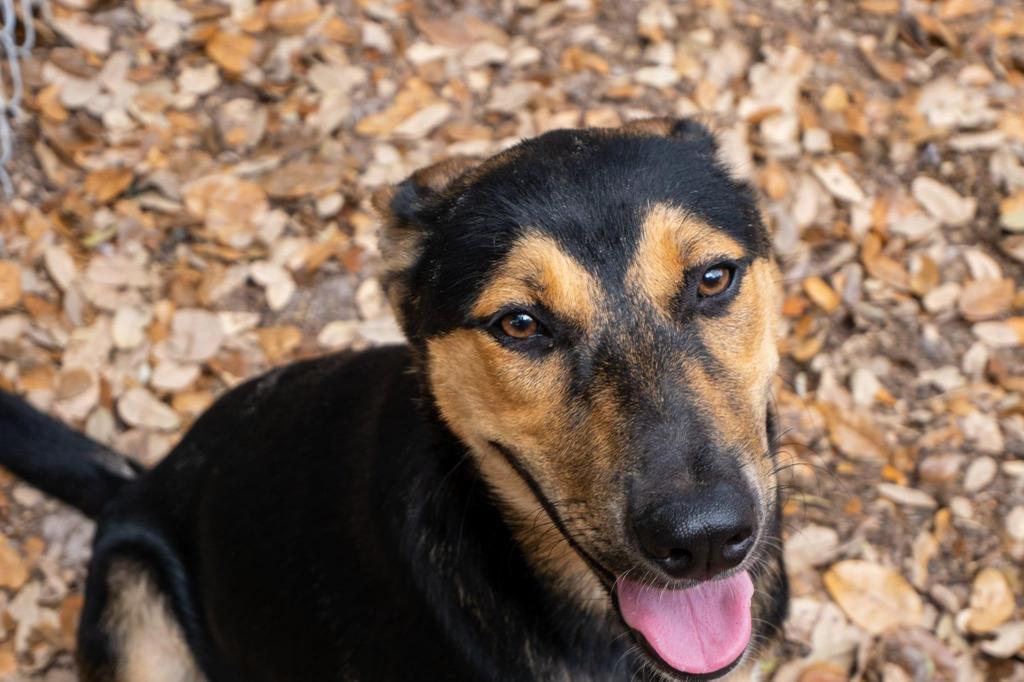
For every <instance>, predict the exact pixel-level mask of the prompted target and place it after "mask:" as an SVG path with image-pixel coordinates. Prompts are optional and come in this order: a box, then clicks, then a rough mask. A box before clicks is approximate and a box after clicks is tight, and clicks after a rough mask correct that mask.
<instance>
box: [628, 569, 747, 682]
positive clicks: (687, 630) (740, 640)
mask: <svg viewBox="0 0 1024 682" xmlns="http://www.w3.org/2000/svg"><path fill="white" fill-rule="evenodd" d="M615 589H616V593H617V595H618V602H619V610H620V611H621V612H622V617H623V619H624V620H625V621H626V624H627V625H628V626H629V627H631V628H633V629H634V630H635V631H636V632H637V633H638V634H639V635H640V636H642V637H643V639H644V640H645V641H646V644H647V646H648V647H649V648H650V649H651V650H653V652H654V653H655V654H656V655H657V657H658V658H660V659H661V660H662V662H664V663H665V664H667V665H668V666H670V667H671V668H673V669H675V670H677V671H679V672H681V673H686V674H689V675H714V674H715V673H720V672H724V671H725V670H726V669H728V668H730V667H731V666H732V665H733V664H734V663H736V661H737V660H738V659H739V658H740V657H741V656H742V655H743V652H744V651H746V649H747V645H748V644H749V643H750V633H751V616H750V600H751V597H752V596H753V594H754V584H753V582H752V581H751V579H750V574H749V573H747V572H746V571H742V572H740V573H736V574H734V575H732V576H730V577H728V578H725V579H723V580H713V581H708V582H704V583H701V584H699V585H696V586H694V587H691V588H688V589H685V590H671V589H660V588H658V587H652V586H648V585H642V584H640V583H638V582H634V581H632V580H628V579H620V580H618V581H617V582H616V585H615Z"/></svg>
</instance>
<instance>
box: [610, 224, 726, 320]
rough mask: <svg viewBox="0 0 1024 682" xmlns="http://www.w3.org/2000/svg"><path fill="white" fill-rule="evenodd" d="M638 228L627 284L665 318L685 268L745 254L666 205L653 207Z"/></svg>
mask: <svg viewBox="0 0 1024 682" xmlns="http://www.w3.org/2000/svg"><path fill="white" fill-rule="evenodd" d="M641 229H642V231H643V232H642V235H641V237H640V241H639V242H638V244H637V247H636V253H635V254H634V256H633V262H632V263H631V264H630V266H629V270H628V271H627V274H626V282H627V285H628V286H632V287H633V288H634V289H635V290H636V291H637V292H638V293H640V294H641V295H642V296H644V297H645V298H647V299H648V300H649V301H650V302H651V303H653V304H654V307H655V308H656V309H658V310H659V311H661V312H662V313H664V314H666V315H667V314H669V311H670V308H671V301H672V298H673V297H674V296H675V295H676V293H677V292H678V291H679V288H680V287H681V286H682V284H683V274H684V273H685V272H686V269H687V268H689V267H692V266H693V265H697V264H699V263H701V262H703V261H706V260H709V259H711V258H717V257H725V258H736V259H738V258H742V257H743V256H744V255H745V251H744V249H743V246H742V245H741V244H740V243H739V242H738V241H736V240H735V239H733V238H732V237H730V236H729V235H727V234H725V233H724V232H722V231H721V230H719V229H716V228H714V227H712V226H710V225H708V224H707V223H706V222H704V221H703V220H700V219H699V218H697V217H695V216H692V215H690V214H687V213H686V212H685V211H683V210H681V209H679V208H676V207H674V206H669V205H667V204H655V205H654V206H652V207H651V209H650V210H649V211H648V212H647V215H646V216H645V217H644V222H643V225H642V226H641Z"/></svg>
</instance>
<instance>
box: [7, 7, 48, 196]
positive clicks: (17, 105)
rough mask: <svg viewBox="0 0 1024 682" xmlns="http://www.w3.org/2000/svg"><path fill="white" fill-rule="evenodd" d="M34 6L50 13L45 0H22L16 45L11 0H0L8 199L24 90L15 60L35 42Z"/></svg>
mask: <svg viewBox="0 0 1024 682" xmlns="http://www.w3.org/2000/svg"><path fill="white" fill-rule="evenodd" d="M33 7H39V8H40V11H41V12H42V14H43V16H44V17H48V16H49V9H50V8H49V6H48V5H47V4H46V0H21V16H22V20H23V21H22V27H23V31H24V34H25V39H24V41H23V42H22V43H21V45H18V44H17V42H16V41H15V38H14V31H15V29H16V28H17V26H18V16H17V14H15V12H14V0H0V22H2V23H0V191H2V192H3V194H4V196H6V197H7V198H8V199H10V198H12V197H13V196H14V183H13V182H12V181H11V176H10V174H9V172H8V169H7V164H8V163H9V162H10V160H11V156H12V155H13V154H14V136H13V125H14V122H15V120H16V119H17V118H18V117H19V116H20V115H21V99H22V97H23V96H24V94H25V93H24V85H23V83H22V81H21V66H20V63H19V61H18V60H19V59H20V58H23V57H25V56H27V55H28V54H29V52H31V50H32V48H33V47H34V46H35V44H36V31H35V25H34V24H33V23H32V10H33ZM8 86H9V90H8Z"/></svg>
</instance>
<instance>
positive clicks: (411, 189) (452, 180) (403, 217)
mask: <svg viewBox="0 0 1024 682" xmlns="http://www.w3.org/2000/svg"><path fill="white" fill-rule="evenodd" d="M478 165H479V161H478V160H476V159H472V158H468V157H463V156H458V157H453V158H451V159H447V160H445V161H439V162H438V163H435V164H433V165H430V166H427V167H426V168H421V169H420V170H418V171H416V172H415V173H413V174H412V175H410V176H409V177H408V178H406V179H405V180H403V181H402V182H400V183H398V184H397V185H389V186H387V187H382V188H381V189H379V190H377V191H376V192H374V194H373V199H372V203H373V207H374V209H375V210H376V211H377V214H378V216H379V217H380V241H379V246H380V253H381V259H382V261H383V272H382V273H381V284H382V285H383V286H384V290H385V292H386V293H387V296H388V300H389V301H390V302H391V308H392V309H393V310H394V313H395V316H396V317H397V318H398V321H399V323H400V324H402V325H403V327H404V326H405V314H404V309H405V308H406V306H407V304H408V299H409V294H410V292H409V286H408V280H409V275H410V271H411V270H412V268H413V267H414V266H415V265H416V263H417V261H419V258H420V255H422V253H423V245H424V242H425V241H426V238H427V234H428V232H429V230H430V229H431V225H430V224H429V223H428V222H427V221H426V220H425V217H426V215H427V214H428V212H429V211H430V209H431V208H432V207H433V206H436V205H437V203H438V202H439V201H440V200H441V199H443V198H444V197H445V196H446V195H447V194H448V193H449V192H451V191H452V189H453V188H454V186H455V185H456V180H458V179H459V178H462V177H463V176H464V175H466V173H468V172H469V171H470V170H471V169H473V168H475V167H476V166H478Z"/></svg>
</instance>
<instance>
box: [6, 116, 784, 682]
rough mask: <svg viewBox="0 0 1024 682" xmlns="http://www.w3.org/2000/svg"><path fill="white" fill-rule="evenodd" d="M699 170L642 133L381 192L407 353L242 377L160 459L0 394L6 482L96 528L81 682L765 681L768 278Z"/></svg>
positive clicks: (736, 198) (624, 130) (545, 139)
mask: <svg viewBox="0 0 1024 682" xmlns="http://www.w3.org/2000/svg"><path fill="white" fill-rule="evenodd" d="M720 156H721V155H720V154H719V151H718V148H717V145H716V141H715V138H714V136H713V134H712V133H711V132H709V130H708V128H706V127H705V126H704V125H702V124H700V123H697V122H695V121H692V120H685V119H684V120H674V119H648V120H644V121H639V122H633V123H630V124H627V125H625V126H623V127H621V128H617V129H580V130H557V131H552V132H548V133H545V134H543V135H540V136H539V137H536V138H533V139H529V140H526V141H523V142H521V143H519V144H517V145H515V146H513V147H510V148H509V149H507V150H506V151H504V152H501V153H499V154H497V155H496V156H494V157H492V158H489V159H487V160H484V161H482V162H481V161H475V160H470V159H465V158H456V159H450V160H448V161H443V162H440V163H437V164H435V165H433V166H429V167H427V168H425V169H422V170H420V171H418V172H416V173H414V174H413V175H412V176H411V177H410V178H408V179H407V180H405V181H404V182H402V183H400V184H398V185H397V186H393V187H388V188H385V189H383V190H380V191H378V193H377V194H376V195H375V196H374V198H373V203H374V205H375V206H376V208H377V210H378V211H379V212H380V214H381V223H382V226H381V239H380V244H381V247H380V251H381V272H382V274H381V280H382V282H383V284H384V288H385V291H386V293H387V296H388V299H389V301H390V303H391V305H392V307H393V309H394V312H395V314H396V317H397V319H398V321H399V323H400V325H401V327H402V329H403V331H404V333H405V335H406V337H407V339H408V343H407V345H403V346H392V347H380V348H376V349H371V350H366V351H362V352H357V353H352V352H346V353H341V354H335V355H329V356H326V357H322V358H317V359H312V360H305V361H300V362H296V363H294V364H291V365H288V366H284V367H281V368H278V369H275V370H273V371H271V372H269V373H268V374H265V375H263V376H261V377H258V378H256V379H253V380H251V381H249V382H248V383H245V384H242V385H241V386H239V387H237V388H235V389H233V390H231V391H230V392H228V393H227V394H226V395H224V396H223V397H222V398H220V399H219V400H218V401H217V402H216V403H215V404H214V405H213V406H212V407H210V409H209V410H208V411H206V412H205V413H204V414H203V415H202V416H201V417H200V418H199V419H198V420H197V421H196V422H195V424H194V425H193V426H192V427H191V429H190V430H189V431H188V433H187V434H186V435H185V437H184V438H183V440H182V441H181V442H180V444H178V445H177V447H176V448H175V449H174V450H173V451H172V452H171V454H170V455H168V456H167V457H166V458H165V459H164V460H163V461H161V462H160V463H159V464H158V465H157V466H156V467H155V468H153V469H152V470H149V471H144V470H142V469H140V468H139V467H137V466H136V465H134V464H132V463H131V462H130V461H129V460H128V459H126V458H125V457H123V456H121V455H119V454H117V453H115V452H112V451H110V450H109V449H107V448H105V447H104V446H102V445H100V444H98V443H96V442H93V441H91V440H90V439H88V438H86V437H85V436H83V435H81V434H79V433H76V432H75V431H73V430H71V429H70V428H68V427H66V426H63V425H61V424H59V423H58V422H56V421H54V420H52V419H50V418H49V417H46V416H44V415H42V414H41V413H39V412H37V411H35V410H34V409H32V408H30V407H29V406H28V405H27V404H26V403H24V402H23V401H21V400H20V399H17V398H15V397H13V396H11V395H7V394H5V395H3V396H2V398H0V464H2V465H3V466H5V467H7V468H9V469H10V470H11V471H13V472H15V473H16V474H17V475H20V476H21V477H23V478H24V479H25V480H26V481H28V482H29V483H31V484H33V485H35V486H37V487H39V488H40V489H42V490H43V491H45V492H47V493H49V494H51V495H54V496H56V497H57V498H59V499H61V500H63V501H64V502H66V503H69V504H71V505H73V506H75V507H77V508H78V509H80V510H81V511H82V512H84V513H85V514H87V515H89V516H91V517H94V518H95V519H97V522H98V524H97V530H96V536H95V541H94V550H93V554H92V559H91V563H90V566H89V573H88V579H87V583H86V588H85V605H84V608H83V611H82V616H81V623H80V627H79V634H78V645H77V659H78V665H79V669H80V671H81V677H82V679H83V680H86V681H87V682H200V681H202V682H225V681H241V680H245V681H254V682H264V681H266V682H271V681H273V682H280V681H284V680H288V681H301V682H307V681H315V682H330V681H341V680H360V681H377V680H459V681H462V680H488V681H490V680H510V681H524V680H545V681H547V680H568V681H573V682H579V681H605V680H607V681H612V680H633V679H648V680H676V681H682V680H697V679H710V678H715V677H722V676H730V678H731V679H749V678H754V677H756V675H757V672H758V666H759V661H760V660H761V659H763V658H764V656H765V653H766V652H767V651H768V650H769V649H770V648H771V647H772V645H773V643H775V642H776V641H777V640H778V633H779V630H780V628H781V624H782V621H783V619H784V616H785V613H786V604H787V584H786V578H785V571H784V569H783V560H782V554H781V549H780V548H781V538H780V523H781V521H780V519H781V517H780V513H781V512H780V506H781V503H780V497H779V495H780V493H779V486H778V485H777V479H776V473H777V472H776V461H775V458H776V454H775V447H774V446H775V438H776V427H775V417H774V415H773V412H772V410H771V407H770V406H771V402H770V391H771V383H772V377H773V375H774V373H775V371H776V368H777V364H778V353H777V348H776V333H777V331H776V328H777V313H776V308H777V305H776V301H777V293H776V290H775V289H776V283H777V271H776V269H775V266H774V265H773V261H772V257H771V245H770V238H769V235H768V232H767V230H766V228H765V225H764V223H763V222H762V220H761V218H760V214H759V212H758V208H757V202H756V197H755V193H754V191H753V190H752V189H751V187H749V186H748V185H746V184H744V183H742V182H739V181H737V180H736V179H734V178H733V177H732V176H731V175H730V173H729V171H728V169H727V167H726V166H725V165H724V164H723V162H722V161H721V160H720Z"/></svg>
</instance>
